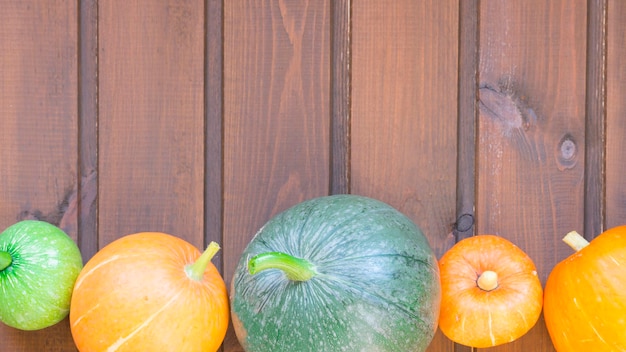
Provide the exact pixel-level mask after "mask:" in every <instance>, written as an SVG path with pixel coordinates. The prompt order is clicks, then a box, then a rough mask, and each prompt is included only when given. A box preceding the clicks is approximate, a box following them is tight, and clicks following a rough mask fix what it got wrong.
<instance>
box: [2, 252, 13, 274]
mask: <svg viewBox="0 0 626 352" xmlns="http://www.w3.org/2000/svg"><path fill="white" fill-rule="evenodd" d="M11 263H13V258H12V257H11V254H9V252H5V251H0V271H2V270H4V269H6V268H7V267H8V266H9V265H11Z"/></svg>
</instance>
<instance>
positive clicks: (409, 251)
mask: <svg viewBox="0 0 626 352" xmlns="http://www.w3.org/2000/svg"><path fill="white" fill-rule="evenodd" d="M439 303H440V283H439V272H438V266H437V260H436V257H435V256H434V254H433V252H432V249H431V248H430V246H429V244H428V241H427V239H426V238H425V237H424V235H423V234H422V232H421V231H420V230H419V228H418V227H417V226H416V224H415V223H413V222H412V221H411V220H409V219H408V218H407V217H406V216H404V215H403V214H401V213H400V212H399V211H397V210H396V209H394V208H393V207H391V206H389V205H387V204H385V203H383V202H381V201H378V200H375V199H371V198H367V197H362V196H357V195H333V196H325V197H319V198H314V199H310V200H307V201H304V202H301V203H299V204H296V205H295V206H293V207H291V208H289V209H287V210H285V211H284V212H282V213H280V214H278V215H276V216H275V217H273V218H272V219H270V220H269V221H268V222H267V223H266V224H265V225H264V226H263V227H262V228H261V229H260V230H259V232H257V233H256V235H255V236H254V238H253V239H252V240H251V241H250V242H249V244H248V245H247V247H246V248H245V250H244V251H243V253H242V255H241V259H240V261H239V263H238V265H237V267H236V270H235V274H234V277H233V280H232V287H231V314H232V321H233V325H234V329H235V334H236V336H237V338H238V340H239V342H240V343H241V345H242V346H243V348H244V349H245V350H246V351H248V352H267V351H272V352H282V351H289V352H293V351H298V352H306V351H315V352H319V351H324V352H333V351H382V352H384V351H402V352H410V351H424V350H425V349H426V347H427V346H428V345H429V343H430V342H431V340H432V338H433V335H434V333H435V330H436V327H437V319H438V314H439Z"/></svg>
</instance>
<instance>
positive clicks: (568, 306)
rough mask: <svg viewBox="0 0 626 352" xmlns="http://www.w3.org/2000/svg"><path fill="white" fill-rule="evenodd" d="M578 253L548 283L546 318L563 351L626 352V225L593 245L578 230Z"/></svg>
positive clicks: (574, 240)
mask: <svg viewBox="0 0 626 352" xmlns="http://www.w3.org/2000/svg"><path fill="white" fill-rule="evenodd" d="M563 240H564V241H565V242H566V243H567V244H569V245H570V246H571V247H572V248H574V249H575V250H576V253H574V254H572V255H570V256H569V257H567V258H566V259H565V260H563V261H561V262H560V263H558V264H557V265H556V266H555V267H554V269H552V271H551V272H550V276H549V277H548V281H547V282H546V289H545V300H544V318H545V320H546V326H547V328H548V332H549V333H550V338H551V339H552V343H553V344H554V347H555V348H556V350H557V351H588V352H603V351H625V350H626V226H618V227H614V228H611V229H609V230H607V231H605V232H604V233H602V234H601V235H600V236H598V237H596V238H595V239H594V240H592V241H591V242H590V243H589V242H587V241H586V240H585V239H584V238H582V236H580V235H579V234H577V233H575V232H571V233H569V234H568V235H567V236H565V238H564V239H563Z"/></svg>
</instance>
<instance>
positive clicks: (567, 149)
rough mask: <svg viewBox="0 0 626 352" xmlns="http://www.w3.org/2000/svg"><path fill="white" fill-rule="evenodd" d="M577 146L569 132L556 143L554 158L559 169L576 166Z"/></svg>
mask: <svg viewBox="0 0 626 352" xmlns="http://www.w3.org/2000/svg"><path fill="white" fill-rule="evenodd" d="M577 156H578V147H577V145H576V141H575V140H574V138H573V137H572V136H571V135H570V134H566V135H565V136H563V138H561V140H560V141H559V143H558V144H557V150H556V160H557V165H558V168H559V170H561V171H563V170H566V169H571V168H573V167H574V166H576V162H577V159H578V158H577Z"/></svg>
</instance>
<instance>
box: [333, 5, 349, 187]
mask: <svg viewBox="0 0 626 352" xmlns="http://www.w3.org/2000/svg"><path fill="white" fill-rule="evenodd" d="M350 3H351V2H350V0H337V1H333V2H332V6H333V8H332V11H331V12H332V25H331V27H332V33H331V35H332V37H331V43H332V47H331V56H332V59H331V68H330V72H331V82H330V84H331V97H330V98H331V102H332V103H331V104H332V107H331V114H332V124H331V129H330V133H331V140H332V152H331V153H330V156H331V164H330V166H331V177H330V193H331V194H338V193H350V94H351V90H350V89H351V87H350V84H351V76H350V65H351V61H352V60H351V59H352V58H351V51H350V49H351V47H350V44H351V42H350V40H351V35H352V33H351V29H352V28H351V24H352V18H351V15H352V13H351V7H350Z"/></svg>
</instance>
